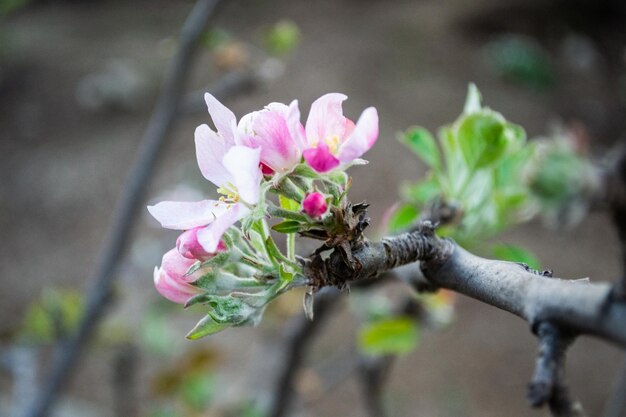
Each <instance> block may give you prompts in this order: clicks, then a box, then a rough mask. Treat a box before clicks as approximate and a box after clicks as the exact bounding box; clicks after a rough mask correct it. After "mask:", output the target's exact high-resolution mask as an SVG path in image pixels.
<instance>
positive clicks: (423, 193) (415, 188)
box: [400, 176, 441, 206]
mask: <svg viewBox="0 0 626 417" xmlns="http://www.w3.org/2000/svg"><path fill="white" fill-rule="evenodd" d="M400 192H401V194H402V197H403V198H404V199H405V200H407V201H408V202H410V203H412V204H415V205H420V206H421V205H424V204H426V203H428V202H429V201H431V200H432V199H434V198H436V197H437V196H438V195H439V194H441V187H440V186H439V182H438V181H437V180H436V179H435V178H434V177H433V176H431V177H428V178H426V179H424V180H423V181H420V182H418V183H416V184H405V185H403V187H402V189H401V191H400Z"/></svg>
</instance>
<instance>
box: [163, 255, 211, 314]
mask: <svg viewBox="0 0 626 417" xmlns="http://www.w3.org/2000/svg"><path fill="white" fill-rule="evenodd" d="M194 263H195V261H194V260H192V259H188V258H185V257H184V256H182V255H181V254H180V253H178V251H177V250H176V249H172V250H170V251H168V252H167V253H165V255H163V260H162V261H161V267H160V268H156V267H155V268H154V286H155V287H156V289H157V291H158V292H159V294H161V295H162V296H163V297H165V298H167V299H168V300H170V301H173V302H175V303H178V304H185V303H186V302H187V300H189V299H190V298H191V297H193V296H194V295H197V294H200V293H201V292H202V290H201V289H200V288H198V287H194V286H193V285H191V283H192V282H194V281H195V280H197V279H198V278H200V275H201V272H199V271H196V272H194V273H193V274H191V275H189V276H185V274H186V273H187V271H188V270H189V268H190V267H191V266H192V265H193V264H194Z"/></svg>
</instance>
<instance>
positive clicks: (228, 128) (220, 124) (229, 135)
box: [204, 93, 237, 145]
mask: <svg viewBox="0 0 626 417" xmlns="http://www.w3.org/2000/svg"><path fill="white" fill-rule="evenodd" d="M204 101H205V102H206V105H207V108H208V109H209V114H210V115H211V119H213V124H214V125H215V128H216V129H217V131H218V132H219V134H220V135H221V136H222V137H223V138H224V140H225V141H226V143H228V144H230V145H234V144H235V136H234V133H235V128H236V126H237V119H236V118H235V114H234V113H233V112H232V111H230V110H229V109H228V107H226V106H224V105H223V104H222V103H221V102H220V101H219V100H218V99H216V98H215V97H213V96H212V95H211V94H209V93H206V94H205V95H204Z"/></svg>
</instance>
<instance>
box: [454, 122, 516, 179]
mask: <svg viewBox="0 0 626 417" xmlns="http://www.w3.org/2000/svg"><path fill="white" fill-rule="evenodd" d="M504 128H505V121H504V119H503V118H502V116H501V115H499V114H498V113H494V112H491V111H482V112H480V113H472V114H470V115H468V116H465V117H463V118H462V119H461V120H460V123H459V125H458V128H457V137H458V141H459V145H460V147H461V151H462V152H463V156H464V158H465V162H466V163H467V165H468V166H469V167H473V168H483V167H485V166H487V165H490V164H491V163H492V162H494V161H495V160H496V159H498V158H499V157H500V156H501V155H502V154H503V153H504V151H505V150H506V147H507V145H508V143H509V140H508V138H507V136H506V135H504Z"/></svg>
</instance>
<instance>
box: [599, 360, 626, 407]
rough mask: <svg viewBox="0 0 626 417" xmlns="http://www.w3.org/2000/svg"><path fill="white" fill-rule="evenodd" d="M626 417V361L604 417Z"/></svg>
mask: <svg viewBox="0 0 626 417" xmlns="http://www.w3.org/2000/svg"><path fill="white" fill-rule="evenodd" d="M624 416H626V360H624V363H623V364H622V369H620V371H619V375H618V378H617V380H616V381H615V386H614V388H613V393H612V394H611V398H609V401H608V403H607V405H606V410H605V412H604V417H624Z"/></svg>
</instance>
